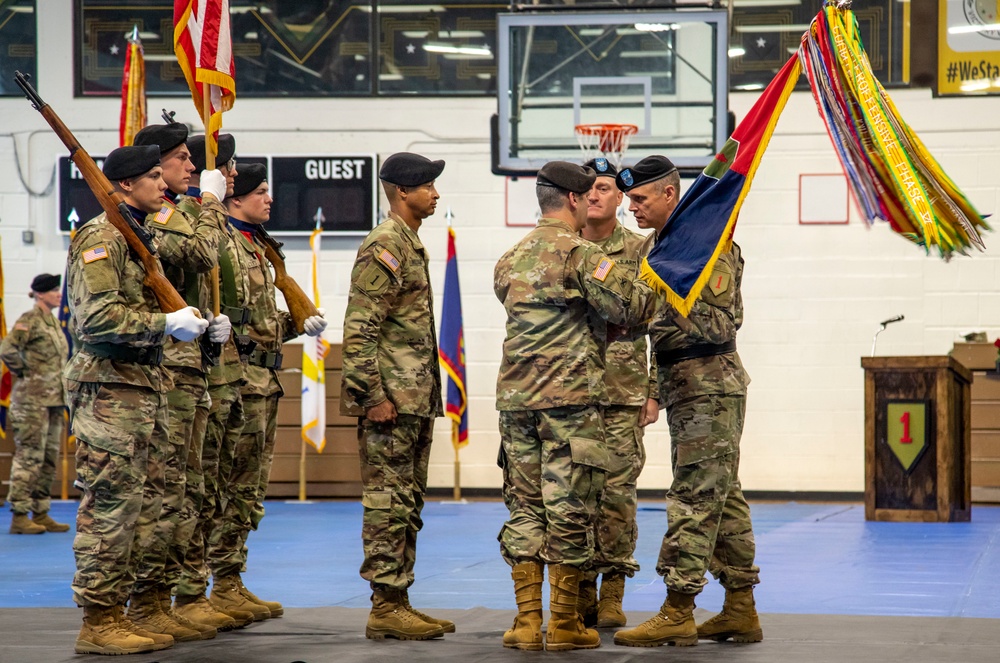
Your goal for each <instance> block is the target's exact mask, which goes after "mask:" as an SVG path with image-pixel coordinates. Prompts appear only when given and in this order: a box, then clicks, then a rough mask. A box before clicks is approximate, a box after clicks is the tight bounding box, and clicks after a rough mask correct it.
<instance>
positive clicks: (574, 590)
mask: <svg viewBox="0 0 1000 663" xmlns="http://www.w3.org/2000/svg"><path fill="white" fill-rule="evenodd" d="M580 575H581V574H580V569H578V568H576V567H575V566H569V565H568V564H550V565H549V590H550V592H549V593H550V596H549V612H551V613H552V614H551V615H549V623H548V626H547V628H546V630H545V648H546V649H548V650H549V651H568V650H570V649H596V648H597V647H600V646H601V636H600V635H598V633H597V631H595V630H594V629H592V628H587V627H585V626H584V625H583V618H582V617H581V616H580V613H579V612H577V611H576V606H577V602H578V601H579V591H580Z"/></svg>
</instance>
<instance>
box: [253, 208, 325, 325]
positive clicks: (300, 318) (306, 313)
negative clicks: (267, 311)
mask: <svg viewBox="0 0 1000 663" xmlns="http://www.w3.org/2000/svg"><path fill="white" fill-rule="evenodd" d="M257 237H258V238H259V239H260V240H261V242H263V244H264V257H265V258H267V260H268V262H270V263H271V264H272V265H273V266H274V287H275V288H277V289H278V290H280V291H281V294H283V295H284V296H285V303H286V304H287V305H288V312H289V313H290V314H291V316H292V322H293V323H295V331H296V332H298V333H299V334H301V333H302V332H303V330H304V328H303V323H304V322H305V321H306V318H309V317H311V316H314V315H319V310H317V308H316V305H315V304H313V303H312V300H311V299H309V297H308V295H306V293H305V292H303V291H302V288H300V287H299V284H298V283H296V282H295V279H293V278H292V277H291V276H289V275H288V271H287V270H286V269H285V255H284V254H283V253H282V252H281V244H280V243H279V242H278V241H277V240H275V239H274V238H273V237H271V236H270V235H269V234H267V231H265V230H264V229H263V228H260V227H258V228H257Z"/></svg>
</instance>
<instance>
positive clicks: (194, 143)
mask: <svg viewBox="0 0 1000 663" xmlns="http://www.w3.org/2000/svg"><path fill="white" fill-rule="evenodd" d="M187 146H188V151H190V152H191V163H192V164H194V167H195V172H196V173H200V172H201V171H203V170H205V134H198V135H197V136H191V137H190V138H188V141H187ZM234 154H236V139H235V138H233V135H232V134H219V153H218V154H216V155H215V167H216V168H222V167H223V166H225V165H226V163H227V162H228V161H229V160H230V159H232V158H233V155H234Z"/></svg>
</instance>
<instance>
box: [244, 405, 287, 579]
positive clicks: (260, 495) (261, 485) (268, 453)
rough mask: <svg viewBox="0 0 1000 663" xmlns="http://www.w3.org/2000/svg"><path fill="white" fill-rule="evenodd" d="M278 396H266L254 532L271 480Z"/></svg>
mask: <svg viewBox="0 0 1000 663" xmlns="http://www.w3.org/2000/svg"><path fill="white" fill-rule="evenodd" d="M279 398H280V396H278V395H275V396H268V410H267V421H266V423H265V427H264V451H263V453H262V454H261V457H260V474H259V478H258V481H257V499H256V500H255V501H254V504H253V508H252V509H251V510H250V529H252V530H254V531H256V530H257V528H258V527H260V521H262V520H263V519H264V498H265V497H267V484H268V483H269V482H270V480H271V465H272V464H273V463H274V442H275V440H276V439H277V435H278V399H279ZM249 535H250V531H249V530H247V531H246V532H244V533H243V549H242V552H243V568H244V570H245V569H246V565H247V538H248V536H249Z"/></svg>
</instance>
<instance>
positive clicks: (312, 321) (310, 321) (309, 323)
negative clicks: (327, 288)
mask: <svg viewBox="0 0 1000 663" xmlns="http://www.w3.org/2000/svg"><path fill="white" fill-rule="evenodd" d="M316 310H317V311H319V315H311V316H309V317H308V318H306V320H305V322H303V323H302V330H303V331H304V332H305V333H306V334H307V335H308V336H319V335H320V334H322V333H323V330H324V329H326V325H327V322H326V319H325V318H324V317H323V314H324V311H323V309H321V308H320V309H316Z"/></svg>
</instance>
